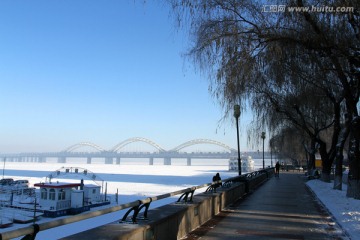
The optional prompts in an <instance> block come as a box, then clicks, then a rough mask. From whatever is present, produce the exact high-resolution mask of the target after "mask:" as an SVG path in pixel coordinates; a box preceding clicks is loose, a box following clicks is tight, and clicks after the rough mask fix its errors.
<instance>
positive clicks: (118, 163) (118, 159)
mask: <svg viewBox="0 0 360 240" xmlns="http://www.w3.org/2000/svg"><path fill="white" fill-rule="evenodd" d="M120 161H121V160H120V157H116V164H117V165H120Z"/></svg>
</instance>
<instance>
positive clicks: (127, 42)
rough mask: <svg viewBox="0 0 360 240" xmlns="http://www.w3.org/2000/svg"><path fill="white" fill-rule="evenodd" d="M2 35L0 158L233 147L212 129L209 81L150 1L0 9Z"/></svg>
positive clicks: (50, 1) (227, 126) (223, 130)
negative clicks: (141, 140) (86, 147)
mask: <svg viewBox="0 0 360 240" xmlns="http://www.w3.org/2000/svg"><path fill="white" fill-rule="evenodd" d="M0 36H1V37H0V83H1V84H0V116H1V121H0V123H1V124H0V152H22V151H40V152H41V151H60V150H63V149H65V148H66V147H68V146H70V145H72V144H75V143H78V142H83V141H89V142H93V143H96V144H98V145H100V146H101V147H103V148H105V149H106V148H111V147H112V146H114V145H116V144H117V143H119V142H121V141H123V140H125V139H128V138H130V137H145V138H148V139H150V140H152V141H154V142H156V143H158V144H159V145H161V146H163V147H164V148H165V149H170V148H173V147H175V146H177V145H180V144H181V143H183V142H186V141H188V140H192V139H197V138H206V139H213V140H217V141H220V142H223V143H225V144H227V145H230V146H231V147H236V132H235V125H234V123H232V122H231V121H228V122H225V123H223V124H221V125H219V120H220V119H221V117H222V112H221V109H220V107H219V105H218V104H217V103H216V101H215V100H214V99H213V98H212V97H211V96H210V94H209V92H208V82H207V80H206V78H205V77H204V76H201V75H200V74H199V73H196V72H195V71H194V68H193V67H192V66H191V63H190V62H186V61H185V60H184V58H183V57H182V54H184V53H185V52H186V50H187V49H188V43H189V42H188V37H187V35H186V34H184V33H182V32H181V31H177V30H176V29H175V28H174V22H173V20H172V19H171V18H170V17H169V9H168V8H167V7H166V6H163V5H161V4H159V3H158V2H156V1H146V3H145V4H143V1H133V0H121V1H119V0H106V1H99V0H1V1H0ZM242 119H243V118H242ZM246 121H247V120H242V123H243V124H245V123H244V122H246ZM243 124H242V125H243ZM242 128H243V130H242V131H241V133H242V136H243V137H242V141H241V149H244V150H245V149H249V148H248V147H247V145H246V142H245V141H246V140H245V139H246V136H244V135H245V134H246V131H245V129H244V126H243V127H242Z"/></svg>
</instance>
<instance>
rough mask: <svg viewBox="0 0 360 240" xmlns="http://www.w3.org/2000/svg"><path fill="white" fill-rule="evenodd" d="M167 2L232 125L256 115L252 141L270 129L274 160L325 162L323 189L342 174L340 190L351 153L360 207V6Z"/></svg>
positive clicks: (246, 0)
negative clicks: (241, 115) (239, 117)
mask: <svg viewBox="0 0 360 240" xmlns="http://www.w3.org/2000/svg"><path fill="white" fill-rule="evenodd" d="M165 1H166V2H168V3H169V4H170V5H171V7H172V10H171V15H172V16H173V17H174V19H175V20H176V24H177V27H179V28H181V29H185V30H188V31H189V39H190V45H189V46H190V47H189V50H188V53H187V55H186V57H188V59H189V60H190V61H192V62H193V63H194V64H195V66H196V67H197V68H198V70H200V71H201V72H202V73H203V74H205V75H206V76H207V77H208V78H209V86H210V87H209V89H210V91H211V93H212V94H213V96H214V97H215V98H216V99H217V100H218V101H219V103H220V104H221V106H222V108H223V110H224V118H227V117H232V114H233V106H234V105H235V104H240V105H241V107H242V109H243V110H244V109H245V108H246V107H249V108H251V110H252V111H253V112H254V113H255V115H256V116H255V117H254V121H253V125H252V126H251V129H250V130H249V131H250V132H251V133H252V137H253V139H260V134H261V132H262V131H263V129H267V132H268V133H269V134H268V136H271V138H270V141H269V142H270V147H271V149H272V151H274V152H280V153H281V154H283V155H284V156H287V157H289V158H293V159H301V158H304V159H305V158H306V159H307V160H308V167H309V168H310V169H311V168H314V167H315V153H317V152H318V153H319V154H320V155H321V158H322V163H323V170H322V178H323V180H325V181H329V180H330V173H331V167H332V166H333V165H335V166H336V167H335V168H336V170H335V175H336V176H335V181H334V188H335V189H341V187H342V182H341V181H342V180H341V179H342V166H343V161H344V153H345V156H346V160H348V164H349V168H350V172H349V185H348V192H347V195H348V196H349V197H354V198H357V199H360V151H359V142H360V117H359V94H360V15H359V14H360V12H359V10H360V2H359V1H357V0H350V1H349V0H333V1H325V0H324V1H321V0H318V1H315V0H309V1H302V0H297V1H293V0H287V1H281V3H279V4H280V5H275V4H273V3H271V5H266V4H267V3H268V1H253V0H222V1H217V0H165ZM274 2H279V1H274ZM313 6H318V7H319V6H320V7H319V8H314V7H313ZM326 7H327V8H326ZM304 153H306V154H304ZM302 155H306V156H302Z"/></svg>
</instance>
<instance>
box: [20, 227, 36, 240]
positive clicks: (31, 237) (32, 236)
mask: <svg viewBox="0 0 360 240" xmlns="http://www.w3.org/2000/svg"><path fill="white" fill-rule="evenodd" d="M33 227H34V232H33V233H32V234H27V235H25V236H24V237H23V238H21V240H35V237H36V234H37V233H38V232H39V230H40V227H39V225H38V224H34V225H33Z"/></svg>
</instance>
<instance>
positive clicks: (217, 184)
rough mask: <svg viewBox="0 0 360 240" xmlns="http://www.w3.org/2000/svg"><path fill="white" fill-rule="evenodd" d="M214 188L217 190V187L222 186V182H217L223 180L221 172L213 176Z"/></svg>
mask: <svg viewBox="0 0 360 240" xmlns="http://www.w3.org/2000/svg"><path fill="white" fill-rule="evenodd" d="M212 180H213V182H214V183H213V188H214V191H215V192H216V188H218V187H220V186H222V183H221V182H220V183H215V182H218V181H221V177H220V173H216V175H215V176H213V179H212Z"/></svg>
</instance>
